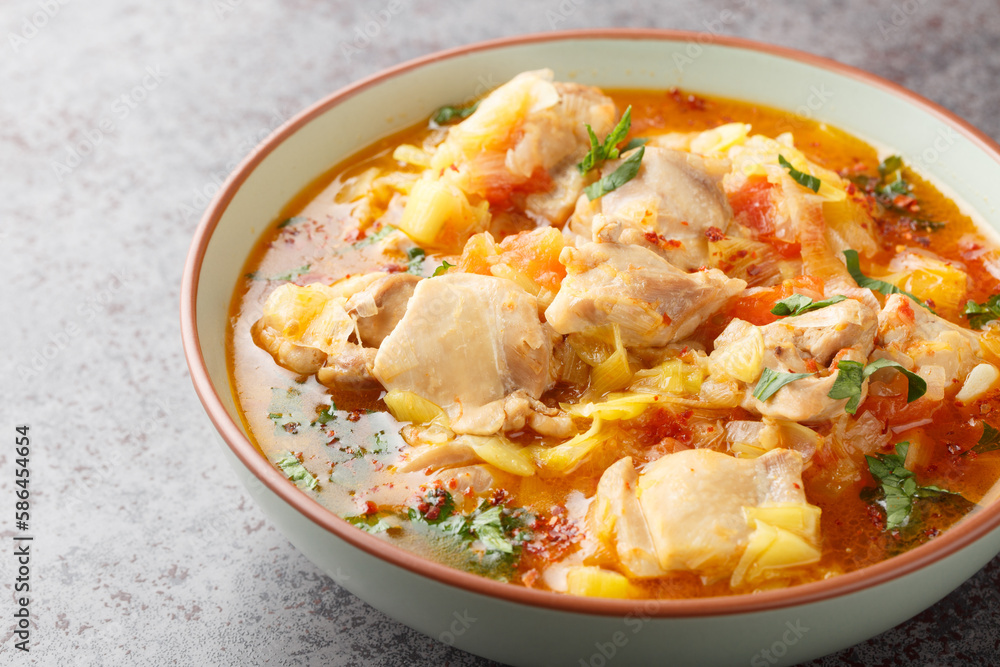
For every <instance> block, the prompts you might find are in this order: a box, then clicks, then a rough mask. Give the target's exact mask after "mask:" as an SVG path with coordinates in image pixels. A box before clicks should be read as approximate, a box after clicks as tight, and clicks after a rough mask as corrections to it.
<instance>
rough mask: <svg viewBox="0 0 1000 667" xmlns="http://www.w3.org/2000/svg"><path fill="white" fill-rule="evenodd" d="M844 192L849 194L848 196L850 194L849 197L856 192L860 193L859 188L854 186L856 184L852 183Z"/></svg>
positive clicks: (848, 184) (849, 183)
mask: <svg viewBox="0 0 1000 667" xmlns="http://www.w3.org/2000/svg"><path fill="white" fill-rule="evenodd" d="M844 191H845V192H847V194H849V195H853V194H854V193H855V192H857V191H858V188H857V186H856V185H854V183H851V182H850V181H848V182H847V187H846V188H844Z"/></svg>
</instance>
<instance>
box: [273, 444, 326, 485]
mask: <svg viewBox="0 0 1000 667" xmlns="http://www.w3.org/2000/svg"><path fill="white" fill-rule="evenodd" d="M274 465H276V466H278V468H280V469H281V472H283V473H285V477H287V478H288V479H290V480H291V481H292V482H294V483H295V486H297V487H299V488H300V489H302V490H303V491H306V490H309V491H316V490H317V489H319V483H318V482H317V481H316V478H315V477H313V475H312V473H311V472H309V471H308V470H306V467H305V466H304V465H302V462H301V461H299V459H298V457H297V456H295V454H292V453H291V452H285V453H284V454H283V455H282V456H281V458H280V459H278V460H277V461H275V462H274Z"/></svg>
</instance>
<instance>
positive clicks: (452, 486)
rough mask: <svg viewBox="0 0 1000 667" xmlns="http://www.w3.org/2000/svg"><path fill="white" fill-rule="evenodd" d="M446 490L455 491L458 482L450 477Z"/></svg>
mask: <svg viewBox="0 0 1000 667" xmlns="http://www.w3.org/2000/svg"><path fill="white" fill-rule="evenodd" d="M448 488H449V489H451V490H452V491H454V490H455V489H457V488H458V480H457V479H455V478H454V477H452V478H451V479H449V480H448Z"/></svg>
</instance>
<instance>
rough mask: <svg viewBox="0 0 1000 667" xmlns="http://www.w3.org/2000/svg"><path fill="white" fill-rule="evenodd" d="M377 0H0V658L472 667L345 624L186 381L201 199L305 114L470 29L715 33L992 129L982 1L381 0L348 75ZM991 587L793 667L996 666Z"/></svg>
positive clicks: (996, 37)
mask: <svg viewBox="0 0 1000 667" xmlns="http://www.w3.org/2000/svg"><path fill="white" fill-rule="evenodd" d="M387 4H388V3H387V2H379V1H378V0H375V1H373V2H367V3H364V4H362V3H360V2H346V1H335V2H319V1H317V0H285V1H284V2H279V1H278V0H248V1H243V0H219V1H216V0H200V1H196V0H180V1H178V2H164V3H149V2H146V3H140V2H137V1H136V0H118V1H116V0H88V1H87V2H83V1H82V0H78V1H69V0H64V3H63V4H59V3H58V2H57V1H56V0H3V3H2V6H0V28H2V30H0V34H2V36H3V43H2V44H0V82H2V84H3V85H2V89H0V90H2V93H0V174H2V176H0V215H2V217H0V248H2V251H0V252H2V254H0V260H2V263H0V266H2V267H3V274H4V279H5V280H4V282H5V284H4V287H3V306H4V309H3V314H4V317H5V318H6V320H7V322H6V323H5V326H4V327H3V334H2V336H0V339H2V341H3V343H4V344H3V347H4V350H5V353H4V355H3V361H2V364H3V366H2V368H3V375H2V377H3V380H4V382H3V383H2V388H0V415H2V419H0V426H2V428H3V429H5V431H6V435H5V436H4V438H5V442H6V443H7V444H6V445H5V446H4V447H2V448H0V507H2V508H3V509H2V511H0V516H2V517H3V518H2V520H0V536H2V539H3V547H2V549H0V551H2V552H3V553H5V554H6V553H8V552H9V551H10V549H9V548H8V547H9V545H10V544H11V542H10V538H11V536H12V535H13V534H14V527H13V525H12V523H11V521H12V516H11V514H12V511H11V510H12V507H11V505H12V504H13V500H12V497H13V486H12V479H13V472H12V471H13V460H12V459H13V456H12V447H11V446H10V445H11V443H12V440H13V427H14V425H15V424H18V423H27V424H30V425H31V433H32V436H33V438H34V443H35V444H34V447H33V450H32V459H31V473H32V478H31V479H32V485H31V489H32V503H33V504H32V517H31V531H30V532H31V533H33V534H34V535H35V536H36V539H35V542H34V543H33V547H32V549H33V554H34V557H33V561H32V564H33V571H32V577H33V578H32V582H31V585H32V592H31V598H32V601H31V610H32V614H33V623H34V625H33V627H34V630H33V636H32V638H33V643H32V650H31V652H30V654H28V655H24V654H21V653H17V652H15V651H14V647H13V643H14V642H13V640H12V638H11V634H10V628H11V624H10V620H11V617H10V613H12V609H13V606H12V602H11V600H12V597H13V591H12V584H13V578H14V564H13V559H12V558H9V557H3V558H0V587H2V590H3V593H4V594H3V603H2V605H0V609H2V617H3V619H4V620H3V621H2V623H0V642H2V643H0V664H4V665H9V664H37V665H55V664H72V665H123V664H165V665H166V664H178V665H192V664H196V665H243V664H268V665H272V664H273V665H321V664H331V665H416V666H420V665H427V666H432V665H433V666H436V665H481V664H486V663H485V661H482V660H480V659H478V658H475V657H473V656H470V655H468V654H465V653H462V652H459V651H456V650H454V649H451V648H449V647H447V646H445V645H443V644H441V643H438V642H437V641H434V640H432V639H429V638H427V637H424V636H422V635H419V634H417V633H416V632H413V631H411V630H409V629H407V628H406V627H403V626H400V625H399V624H397V623H395V622H394V621H391V620H389V619H388V618H386V617H385V616H384V615H382V614H381V613H379V612H377V611H374V610H373V609H371V608H369V607H368V606H367V605H366V604H365V603H363V602H361V601H359V600H358V599H356V598H354V597H353V596H352V595H350V594H349V593H346V592H345V591H343V590H342V589H340V588H339V587H338V586H337V585H336V584H335V583H334V582H333V581H331V580H330V579H329V578H327V577H326V576H325V575H323V574H321V573H320V572H319V570H318V569H317V568H315V567H314V566H313V565H312V564H310V563H309V562H308V561H307V560H306V559H305V558H304V557H303V556H301V555H300V554H299V553H298V552H297V551H296V550H295V549H294V548H293V547H292V546H291V545H290V544H289V543H288V542H286V541H285V540H284V539H283V538H282V537H281V535H280V534H278V532H277V531H276V530H275V529H274V528H273V527H272V526H271V525H269V524H268V522H267V521H265V520H264V518H263V517H262V516H261V513H260V512H259V511H258V510H257V508H256V507H255V506H254V505H253V504H252V502H251V501H250V499H249V496H248V495H247V494H246V493H245V492H244V490H243V489H242V487H239V486H238V485H237V481H236V478H235V476H234V475H233V474H232V472H231V471H230V470H229V469H228V468H227V467H225V464H224V463H223V459H222V457H221V455H220V453H219V452H218V451H217V449H216V448H215V445H214V444H211V443H212V436H211V432H210V426H209V424H208V420H207V419H206V418H204V416H203V415H202V411H201V407H200V405H199V403H198V401H197V399H196V398H195V395H194V392H193V391H192V389H191V386H190V382H189V380H188V376H187V371H186V367H185V365H184V360H183V356H182V353H181V346H180V341H179V335H178V322H177V303H178V290H179V283H180V277H181V269H182V265H183V262H184V257H185V253H186V250H187V246H188V243H189V241H190V239H191V235H192V233H193V231H194V228H195V225H196V223H197V219H198V217H199V215H200V212H201V210H202V208H203V207H204V203H205V200H204V198H203V195H202V194H200V193H201V192H205V191H208V192H211V190H212V188H213V187H214V186H213V185H212V184H213V183H216V182H218V181H220V180H221V179H222V178H223V177H224V176H225V174H226V173H227V171H228V169H229V168H230V167H231V165H232V164H233V163H234V161H235V160H237V159H238V158H240V157H241V156H243V155H245V154H246V153H247V152H248V151H249V150H250V149H251V147H252V146H253V145H254V144H255V143H256V142H257V141H258V140H259V139H261V138H263V137H264V136H266V134H267V133H268V132H269V131H270V130H271V129H273V128H274V127H275V126H276V125H277V124H279V123H280V122H282V121H284V120H285V119H286V118H288V117H289V116H290V115H291V114H293V113H294V112H295V111H297V110H298V109H300V108H301V107H303V106H304V105H305V104H307V103H309V102H311V101H313V100H316V99H318V98H320V97H322V96H324V95H326V94H328V93H329V92H331V91H333V90H335V89H337V88H338V87H340V86H343V85H345V84H347V83H349V82H351V81H354V80H356V79H358V78H360V77H362V76H365V75H367V74H370V73H372V72H375V71H378V70H380V69H382V68H384V67H386V66H389V65H393V64H396V63H399V62H401V61H403V60H406V59H409V58H413V57H415V56H420V55H423V54H426V53H430V52H432V51H436V50H438V49H442V48H446V47H452V46H456V45H460V44H464V43H468V42H473V41H477V40H482V39H487V38H495V37H500V36H504V35H513V34H518V33H526V32H538V31H546V30H550V29H552V28H560V29H565V28H580V27H593V26H638V27H663V28H682V29H690V30H706V29H709V28H713V29H716V30H719V29H721V32H723V33H726V34H733V35H738V36H742V37H748V38H752V39H757V40H761V41H766V42H772V43H775V44H780V45H783V46H788V47H793V48H798V49H803V50H806V51H810V52H813V53H817V54H821V55H824V56H828V57H831V58H834V59H837V60H840V61H842V62H845V63H849V64H851V65H856V66H859V67H862V68H865V69H867V70H870V71H872V72H875V73H877V74H880V75H882V76H885V77H888V78H889V79H892V80H894V81H897V82H899V83H901V84H903V85H904V86H907V87H909V88H912V89H913V90H915V91H917V92H919V93H921V94H923V95H925V96H927V97H929V98H931V99H932V100H935V101H936V102H939V103H941V104H943V105H944V106H946V107H948V108H950V109H952V110H954V111H955V112H957V113H958V114H959V115H961V116H963V117H964V118H966V119H968V120H969V121H971V122H972V123H973V124H974V125H976V126H978V127H980V128H982V129H983V130H984V131H985V132H986V133H987V134H989V135H990V136H992V137H993V138H1000V115H998V114H997V113H996V109H997V108H1000V90H998V86H997V83H998V82H1000V12H997V9H996V5H995V3H992V2H977V1H975V0H960V1H957V2H951V3H947V8H945V7H944V6H939V3H930V2H928V1H927V0H907V1H906V2H903V1H902V0H900V1H899V2H895V3H888V2H886V3H880V2H872V1H861V0H838V1H834V2H826V3H822V5H820V4H819V3H815V4H809V5H807V3H802V2H791V1H789V2H777V1H776V0H772V1H768V0H732V1H730V2H726V1H723V0H711V1H709V2H696V1H694V0H689V1H683V2H669V3H654V2H650V1H648V0H640V1H636V2H631V3H599V2H592V1H590V0H573V1H570V0H566V1H565V2H562V3H560V2H558V1H556V0H549V1H546V2H539V3H531V4H529V3H523V4H522V3H513V2H510V1H509V0H504V1H493V0H491V1H489V2H475V3H473V2H457V1H453V0H448V1H445V2H438V3H432V2H430V1H429V0H401V4H400V6H401V8H402V9H401V12H400V13H399V14H398V15H396V16H395V17H394V18H393V19H392V20H391V21H390V22H389V23H388V25H386V26H384V27H382V28H380V30H379V34H377V35H376V37H375V38H374V39H373V40H372V41H371V43H370V44H369V45H367V46H366V47H365V48H363V49H361V50H359V51H357V52H355V53H351V54H350V60H348V58H347V57H345V55H344V49H343V45H344V44H345V43H347V42H348V41H349V40H351V39H353V37H354V35H355V34H356V30H358V29H359V28H362V27H363V26H364V24H365V23H366V22H367V21H369V20H370V19H371V12H373V11H377V10H380V9H383V8H384V7H385V6H387ZM944 4H945V3H940V5H944ZM45 7H48V9H47V10H46V9H44V8H45ZM724 10H729V11H730V12H731V14H729V15H723V11H724ZM46 11H47V12H48V13H47V14H46V13H45V12H46ZM723 16H727V17H728V19H727V20H726V21H724V22H722V21H720V17H723ZM32 22H34V24H36V25H39V26H41V27H38V28H36V27H34V26H32V25H31V23H32ZM123 96H124V97H123ZM74 147H80V148H74ZM88 149H89V150H88ZM73 150H79V151H81V152H83V153H84V154H82V155H80V156H79V159H78V163H77V160H75V159H73V158H71V157H70V152H71V151H73ZM57 163H59V164H63V165H67V167H66V168H65V169H63V168H58V167H57ZM998 588H1000V559H998V560H994V561H993V562H992V563H991V564H990V565H989V566H988V567H987V568H986V569H984V570H983V571H981V572H979V573H978V574H977V575H976V576H975V577H973V578H972V579H971V580H970V581H969V582H967V583H966V584H965V585H963V586H962V587H961V588H959V589H958V590H957V591H955V592H954V593H953V594H952V595H950V596H948V597H947V598H946V599H945V600H943V601H942V602H941V603H939V604H937V605H936V606H934V607H933V608H931V609H930V610H928V611H926V612H924V613H923V614H921V615H919V616H918V617H916V618H915V619H913V620H911V621H910V622H908V623H906V624H904V625H902V626H900V627H898V628H896V629H894V630H891V631H889V632H887V633H885V634H883V635H881V636H879V637H877V638H875V639H873V640H871V641H869V642H866V643H864V644H862V645H859V646H856V647H854V648H851V649H848V650H846V651H843V652H841V653H839V654H837V655H834V656H830V657H827V658H825V659H823V660H820V661H817V662H816V663H813V664H815V665H842V664H851V665H952V666H964V665H984V664H996V662H997V660H998V655H1000V630H998V626H1000V594H998V592H997V591H998Z"/></svg>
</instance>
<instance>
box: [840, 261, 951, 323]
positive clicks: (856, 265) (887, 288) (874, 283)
mask: <svg viewBox="0 0 1000 667" xmlns="http://www.w3.org/2000/svg"><path fill="white" fill-rule="evenodd" d="M844 259H845V260H846V261H847V272H848V273H850V274H851V277H852V278H854V282H856V283H857V284H858V287H865V288H868V289H870V290H874V291H876V292H881V293H882V294H884V295H885V296H889V295H890V294H903V295H905V296H908V297H910V298H911V299H913V300H914V301H916V302H917V303H919V304H920V305H921V306H923V307H924V308H927V310H930V311H931V312H932V313H933V312H934V310H933V309H931V308H930V307H928V306H927V304H925V303H924V302H923V301H922V300H920V299H919V298H917V296H916V295H914V294H910V293H909V292H907V291H906V290H903V289H900V288H898V287H896V286H895V285H893V284H892V283H887V282H886V281H884V280H879V279H878V278H869V277H868V276H866V275H865V274H863V273H861V261H860V260H859V259H858V251H857V250H852V249H850V248H848V249H847V250H845V251H844Z"/></svg>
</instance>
